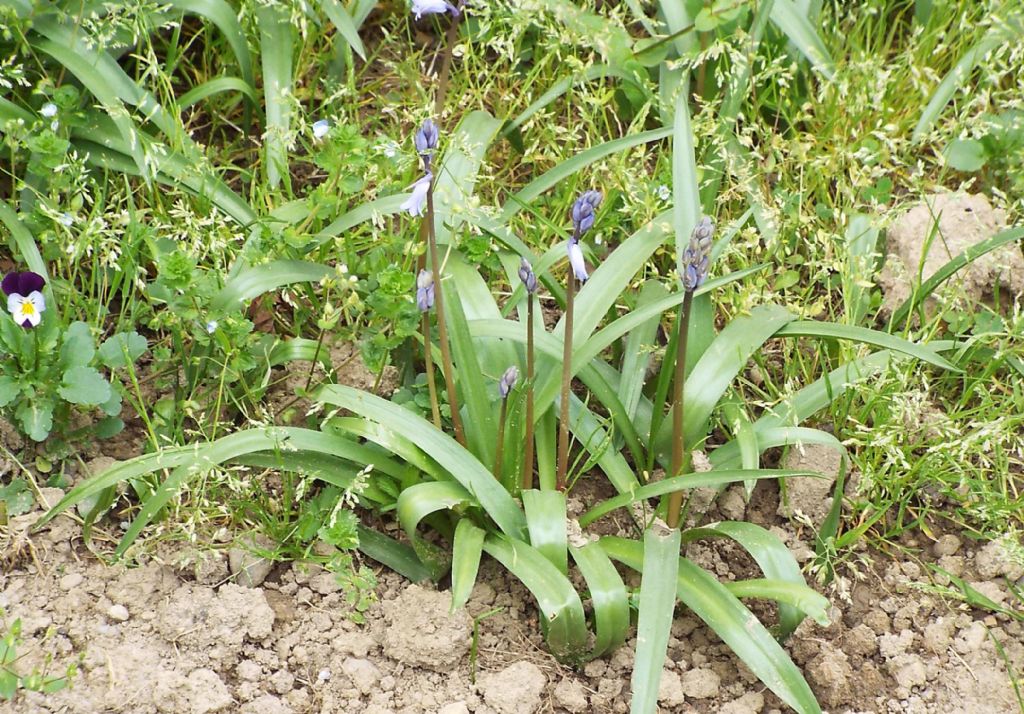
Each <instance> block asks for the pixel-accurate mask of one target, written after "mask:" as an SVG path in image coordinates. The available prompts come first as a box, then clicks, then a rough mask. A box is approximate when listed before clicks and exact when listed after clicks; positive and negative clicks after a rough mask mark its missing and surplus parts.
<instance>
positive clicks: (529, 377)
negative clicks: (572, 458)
mask: <svg viewBox="0 0 1024 714" xmlns="http://www.w3.org/2000/svg"><path fill="white" fill-rule="evenodd" d="M519 279H520V280H522V281H523V287H525V288H526V448H525V449H524V450H523V474H522V480H521V485H522V488H523V490H524V491H525V490H528V489H531V488H533V448H534V444H533V440H534V439H533V382H534V369H535V367H536V363H535V362H534V359H535V358H534V351H533V304H534V302H535V301H534V299H533V296H534V293H536V292H537V276H536V275H535V274H534V272H533V266H531V265H530V261H528V260H527V259H526V258H523V260H522V263H521V264H520V266H519Z"/></svg>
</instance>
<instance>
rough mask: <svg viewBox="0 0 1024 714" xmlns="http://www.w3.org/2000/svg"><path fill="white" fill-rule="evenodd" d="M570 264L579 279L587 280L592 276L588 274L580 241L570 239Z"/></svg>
mask: <svg viewBox="0 0 1024 714" xmlns="http://www.w3.org/2000/svg"><path fill="white" fill-rule="evenodd" d="M569 264H570V265H572V272H573V274H574V275H575V276H576V278H577V280H581V281H585V280H586V279H587V278H589V277H590V276H589V275H587V264H586V262H584V260H583V249H582V248H580V244H579V242H578V241H574V240H570V241H569Z"/></svg>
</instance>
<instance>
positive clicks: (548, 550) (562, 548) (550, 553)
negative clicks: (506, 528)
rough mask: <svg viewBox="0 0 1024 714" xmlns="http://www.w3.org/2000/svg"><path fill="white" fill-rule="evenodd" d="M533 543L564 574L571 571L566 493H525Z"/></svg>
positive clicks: (525, 507)
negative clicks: (567, 535) (566, 522)
mask: <svg viewBox="0 0 1024 714" xmlns="http://www.w3.org/2000/svg"><path fill="white" fill-rule="evenodd" d="M522 498H523V510H524V511H526V527H527V529H529V531H530V544H531V545H532V546H533V547H534V548H536V549H537V551H538V552H539V553H540V554H541V555H543V556H544V557H545V558H547V559H548V560H550V561H551V564H552V565H554V566H555V567H556V568H558V570H559V572H561V573H562V574H563V575H567V574H568V573H569V563H568V551H567V548H568V543H567V539H566V530H565V493H564V492H562V491H537V490H535V489H530V490H526V491H523V492H522Z"/></svg>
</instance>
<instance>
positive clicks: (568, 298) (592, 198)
mask: <svg viewBox="0 0 1024 714" xmlns="http://www.w3.org/2000/svg"><path fill="white" fill-rule="evenodd" d="M603 199H604V195H603V194H602V193H601V192H600V191H594V190H590V191H584V192H583V193H582V194H580V197H579V198H577V199H576V200H575V201H574V202H573V204H572V210H571V212H570V214H571V217H572V236H570V238H569V242H568V244H567V245H566V253H567V254H568V257H569V267H570V270H569V275H568V277H567V279H566V286H565V287H566V289H565V321H564V325H565V332H564V336H563V340H562V345H563V347H562V350H563V351H562V392H561V405H560V406H561V414H560V416H559V423H558V464H557V470H556V472H555V484H556V486H557V488H558V490H559V491H564V490H565V486H566V477H567V475H568V473H569V389H570V387H571V385H572V330H573V324H572V313H573V297H574V295H575V293H576V281H577V280H579V281H580V282H581V283H582V282H585V281H586V280H587V279H588V278H589V277H590V276H589V275H588V273H587V264H586V261H585V260H584V258H583V248H582V247H581V246H580V239H582V238H583V235H584V234H585V233H586V232H587V231H589V230H590V229H591V228H593V227H594V221H596V220H597V208H598V206H600V205H601V201H602V200H603Z"/></svg>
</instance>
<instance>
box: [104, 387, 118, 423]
mask: <svg viewBox="0 0 1024 714" xmlns="http://www.w3.org/2000/svg"><path fill="white" fill-rule="evenodd" d="M100 409H102V410H103V413H104V414H106V415H107V416H112V417H116V416H117V415H118V414H120V413H121V393H120V392H118V391H117V390H116V389H111V390H110V399H108V400H107V401H105V402H103V403H102V404H100Z"/></svg>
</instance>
